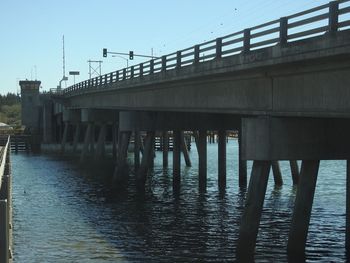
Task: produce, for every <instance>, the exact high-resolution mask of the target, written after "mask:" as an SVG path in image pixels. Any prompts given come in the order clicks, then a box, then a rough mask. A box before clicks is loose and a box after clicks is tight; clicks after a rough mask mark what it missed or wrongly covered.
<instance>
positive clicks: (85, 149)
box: [80, 123, 92, 162]
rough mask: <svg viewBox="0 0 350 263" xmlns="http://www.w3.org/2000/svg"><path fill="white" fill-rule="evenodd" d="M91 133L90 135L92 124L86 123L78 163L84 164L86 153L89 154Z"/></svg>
mask: <svg viewBox="0 0 350 263" xmlns="http://www.w3.org/2000/svg"><path fill="white" fill-rule="evenodd" d="M91 133H92V124H91V123H88V125H87V127H86V130H85V136H84V145H83V149H82V151H81V154H80V162H84V161H85V160H86V157H87V155H88V153H89V145H90V141H91V138H90V137H91Z"/></svg>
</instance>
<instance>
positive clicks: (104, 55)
mask: <svg viewBox="0 0 350 263" xmlns="http://www.w3.org/2000/svg"><path fill="white" fill-rule="evenodd" d="M103 57H104V58H106V57H107V48H104V49H103Z"/></svg>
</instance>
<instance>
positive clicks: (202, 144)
mask: <svg viewBox="0 0 350 263" xmlns="http://www.w3.org/2000/svg"><path fill="white" fill-rule="evenodd" d="M197 148H198V165H199V167H198V177H199V191H200V192H205V191H206V189H207V131H206V130H199V132H198V145H197Z"/></svg>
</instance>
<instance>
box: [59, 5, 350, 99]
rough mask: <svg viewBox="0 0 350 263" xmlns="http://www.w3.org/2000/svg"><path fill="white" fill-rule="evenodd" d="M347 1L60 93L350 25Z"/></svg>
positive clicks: (289, 41) (229, 36) (270, 23)
mask: <svg viewBox="0 0 350 263" xmlns="http://www.w3.org/2000/svg"><path fill="white" fill-rule="evenodd" d="M349 3H350V0H339V1H332V2H329V3H328V4H324V5H321V6H318V7H315V8H311V9H308V10H306V11H303V12H299V13H296V14H293V15H290V16H287V17H282V18H280V19H277V20H273V21H270V22H267V23H264V24H261V25H258V26H255V27H251V28H248V29H244V30H242V31H239V32H236V33H233V34H230V35H226V36H224V37H220V38H217V39H214V40H211V41H208V42H205V43H202V44H200V45H195V46H193V47H190V48H187V49H183V50H179V51H177V52H174V53H171V54H168V55H165V56H162V57H161V58H157V59H152V60H150V61H147V62H144V63H141V64H138V65H135V66H131V67H128V68H124V69H121V70H118V71H114V72H111V73H108V74H105V75H102V76H99V77H95V78H91V79H88V80H85V81H82V82H80V83H77V84H75V85H73V86H70V87H68V88H66V89H64V90H63V91H62V93H61V94H63V95H65V94H66V95H70V94H72V93H73V94H74V93H75V91H79V90H82V89H84V90H85V89H89V88H99V87H103V88H105V87H106V86H107V85H109V84H113V83H117V82H120V81H123V80H127V79H133V78H138V77H142V76H146V75H151V74H155V73H158V72H165V71H168V70H171V69H175V68H182V67H185V66H188V65H193V64H197V63H201V62H206V61H210V60H214V59H220V58H223V57H228V56H234V55H237V54H240V53H248V52H249V51H252V50H256V49H261V48H266V47H269V46H274V45H286V44H287V43H292V42H294V41H298V40H301V39H307V38H311V37H315V36H318V35H322V34H325V33H334V32H337V31H342V30H346V29H349V28H350V16H349V14H350V4H349Z"/></svg>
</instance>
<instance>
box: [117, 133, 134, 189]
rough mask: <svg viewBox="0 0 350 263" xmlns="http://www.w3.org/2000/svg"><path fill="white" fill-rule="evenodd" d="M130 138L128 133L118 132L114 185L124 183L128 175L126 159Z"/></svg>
mask: <svg viewBox="0 0 350 263" xmlns="http://www.w3.org/2000/svg"><path fill="white" fill-rule="evenodd" d="M130 137H131V132H130V131H123V132H120V138H119V140H118V153H117V163H116V167H115V169H114V174H113V182H114V183H116V184H118V183H122V182H124V181H125V179H126V176H127V175H128V165H127V157H128V147H129V142H130Z"/></svg>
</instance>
